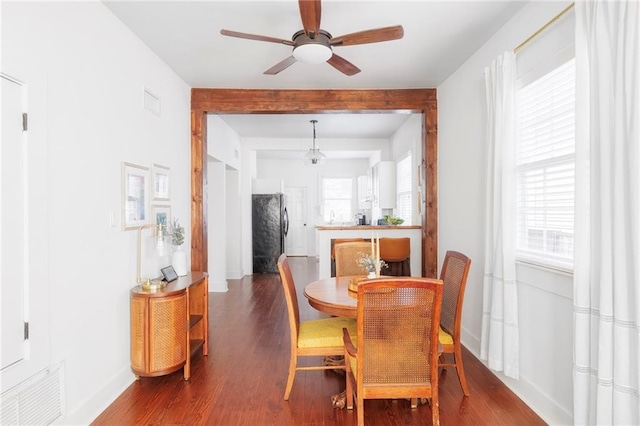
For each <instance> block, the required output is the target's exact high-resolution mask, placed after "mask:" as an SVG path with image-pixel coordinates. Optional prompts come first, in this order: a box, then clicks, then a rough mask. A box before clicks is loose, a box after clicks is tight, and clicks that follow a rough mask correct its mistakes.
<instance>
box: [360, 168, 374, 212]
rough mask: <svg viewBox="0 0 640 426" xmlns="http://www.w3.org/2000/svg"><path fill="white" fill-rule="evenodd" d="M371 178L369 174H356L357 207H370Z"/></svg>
mask: <svg viewBox="0 0 640 426" xmlns="http://www.w3.org/2000/svg"><path fill="white" fill-rule="evenodd" d="M371 198H372V197H371V179H369V176H358V208H359V209H370V208H371Z"/></svg>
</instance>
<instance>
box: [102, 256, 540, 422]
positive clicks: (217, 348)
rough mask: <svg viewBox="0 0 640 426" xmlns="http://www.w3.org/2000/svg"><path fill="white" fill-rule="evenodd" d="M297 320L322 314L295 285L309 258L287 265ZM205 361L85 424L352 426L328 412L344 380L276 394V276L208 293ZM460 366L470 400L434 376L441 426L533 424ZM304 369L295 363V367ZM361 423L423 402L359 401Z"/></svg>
mask: <svg viewBox="0 0 640 426" xmlns="http://www.w3.org/2000/svg"><path fill="white" fill-rule="evenodd" d="M290 264H291V268H292V271H293V275H294V279H295V281H296V286H297V288H298V300H299V304H300V315H301V318H302V319H303V320H306V319H313V318H319V317H321V316H322V315H323V314H321V313H319V312H317V311H315V310H314V309H313V308H311V307H310V306H309V304H308V303H307V300H306V299H305V297H304V295H303V289H304V286H305V284H307V283H308V282H310V281H313V280H315V279H316V278H317V274H318V271H317V263H316V262H315V259H313V258H309V259H307V258H290ZM209 333H210V340H209V355H208V356H207V357H204V356H202V353H201V352H199V353H198V354H196V355H195V357H194V359H193V363H192V366H191V380H189V381H185V380H183V378H182V370H180V371H178V372H175V373H173V374H171V375H168V376H165V377H156V378H143V379H140V380H138V381H136V382H135V383H133V384H132V385H131V386H129V387H128V388H127V389H126V390H125V391H124V392H123V393H122V395H120V396H119V397H118V398H117V399H116V400H115V401H114V402H113V404H111V405H110V406H109V407H108V408H107V409H106V410H105V411H104V412H103V413H102V414H101V415H100V416H99V417H98V418H97V419H96V420H95V421H94V422H93V423H92V424H93V425H151V424H153V425H250V426H261V425H355V424H356V415H355V411H351V410H338V409H333V408H332V406H331V401H330V398H331V395H332V394H335V393H337V392H339V391H341V390H343V389H344V375H342V374H339V373H335V372H333V371H325V372H323V371H301V372H298V373H297V375H296V379H295V382H294V384H293V390H292V392H291V397H290V399H289V401H284V399H283V394H284V387H285V383H286V379H287V371H288V362H289V328H288V319H287V311H286V305H285V300H284V294H283V290H282V285H281V283H280V278H279V275H277V274H256V275H253V276H248V277H245V278H243V279H242V280H230V281H229V291H228V292H226V293H209ZM463 356H464V365H465V370H466V373H467V382H468V385H469V391H470V393H471V396H469V397H468V398H465V397H464V396H463V394H462V390H461V388H460V384H459V383H458V378H457V375H456V373H455V371H454V370H450V371H448V372H446V373H445V374H444V375H441V376H440V393H439V395H440V421H441V423H442V424H443V425H509V426H511V425H543V424H545V423H544V422H543V421H542V419H540V418H539V417H538V416H537V415H536V414H535V413H534V412H533V411H532V410H531V409H530V408H529V407H527V406H526V405H525V404H524V403H523V402H522V401H521V400H520V399H518V397H516V396H515V395H514V394H513V393H512V392H511V391H510V390H509V389H508V388H507V387H505V386H504V385H503V384H502V383H501V382H500V381H499V380H498V379H497V378H496V377H495V376H494V375H493V374H492V373H491V372H490V371H489V370H488V369H487V368H485V367H484V366H483V365H482V364H481V363H480V362H479V361H478V360H477V359H476V358H475V357H474V356H473V355H472V354H471V353H470V352H468V351H466V350H465V351H464V355H463ZM303 362H304V361H303ZM365 421H366V424H367V425H427V424H430V423H431V411H430V407H429V406H428V405H420V406H419V407H418V408H417V409H414V410H412V409H411V408H410V406H409V401H406V400H368V401H366V402H365Z"/></svg>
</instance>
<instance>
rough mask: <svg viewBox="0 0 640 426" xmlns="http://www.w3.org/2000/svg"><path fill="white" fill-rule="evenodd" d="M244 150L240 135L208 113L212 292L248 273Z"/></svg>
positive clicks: (209, 241)
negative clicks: (244, 256)
mask: <svg viewBox="0 0 640 426" xmlns="http://www.w3.org/2000/svg"><path fill="white" fill-rule="evenodd" d="M240 151H241V146H240V137H239V136H238V134H237V133H236V132H235V131H234V130H233V129H231V128H230V127H229V126H228V125H227V124H226V123H225V122H224V121H222V120H221V119H220V117H218V116H217V115H215V114H209V115H207V154H208V155H209V168H210V169H209V170H208V182H207V187H208V197H209V198H208V205H207V209H208V224H209V228H208V229H209V234H208V248H209V249H208V250H209V258H208V270H209V291H227V288H228V287H227V279H237V278H241V277H242V275H244V270H245V268H244V265H243V263H242V262H243V259H242V248H243V247H244V239H245V235H244V234H247V235H249V236H250V235H251V233H250V232H249V231H248V230H246V228H243V227H242V217H243V216H244V215H245V214H243V212H244V210H242V209H241V198H240V194H241V193H240V175H239V173H240V170H241V167H242V156H241V152H240ZM250 217H251V215H249V218H250ZM220 224H224V226H220ZM249 229H250V228H249Z"/></svg>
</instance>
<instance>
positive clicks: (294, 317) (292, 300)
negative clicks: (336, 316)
mask: <svg viewBox="0 0 640 426" xmlns="http://www.w3.org/2000/svg"><path fill="white" fill-rule="evenodd" d="M278 270H279V272H280V279H281V280H282V287H283V288H284V297H285V299H286V301H287V311H288V314H289V328H290V330H291V337H292V339H295V338H296V337H297V336H298V330H299V329H300V308H299V307H298V294H297V293H296V285H295V282H294V281H293V274H292V273H291V268H290V267H289V259H287V255H286V254H281V255H280V257H279V258H278Z"/></svg>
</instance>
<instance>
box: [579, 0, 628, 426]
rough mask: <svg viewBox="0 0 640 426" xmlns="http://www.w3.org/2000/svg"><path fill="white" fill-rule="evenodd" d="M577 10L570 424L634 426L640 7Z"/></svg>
mask: <svg viewBox="0 0 640 426" xmlns="http://www.w3.org/2000/svg"><path fill="white" fill-rule="evenodd" d="M575 7H576V69H577V90H576V103H577V109H576V216H575V220H576V222H575V263H574V264H575V271H574V327H575V330H574V366H573V392H574V422H575V424H579V425H582V424H588V425H592V424H593V425H595V424H597V425H638V424H640V404H639V402H638V392H639V387H638V382H639V380H640V372H639V371H640V352H639V340H640V339H639V328H638V326H639V325H640V272H639V271H640V180H639V170H640V130H639V126H640V124H639V122H640V3H638V2H637V1H617V2H609V1H589V2H576V6H575Z"/></svg>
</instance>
